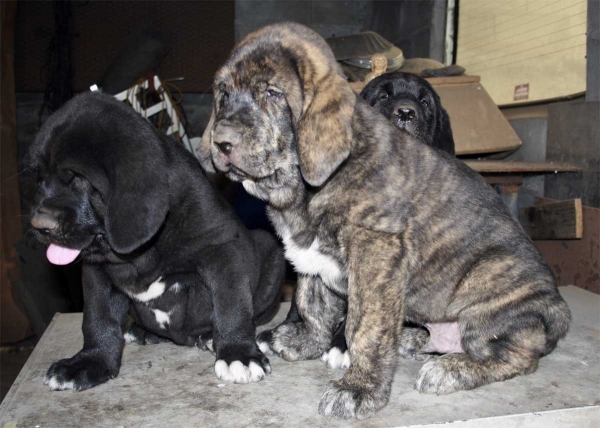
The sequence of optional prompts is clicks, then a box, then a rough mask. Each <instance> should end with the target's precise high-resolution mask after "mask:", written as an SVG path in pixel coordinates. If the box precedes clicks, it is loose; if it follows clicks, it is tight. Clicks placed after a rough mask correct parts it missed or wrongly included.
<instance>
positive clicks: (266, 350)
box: [256, 340, 273, 356]
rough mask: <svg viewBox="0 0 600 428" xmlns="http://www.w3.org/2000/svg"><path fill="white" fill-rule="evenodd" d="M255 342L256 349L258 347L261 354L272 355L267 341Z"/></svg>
mask: <svg viewBox="0 0 600 428" xmlns="http://www.w3.org/2000/svg"><path fill="white" fill-rule="evenodd" d="M256 344H257V345H258V349H260V352H262V353H263V354H265V355H269V356H271V355H273V351H272V350H271V347H270V346H269V344H268V343H267V342H259V341H258V340H257V341H256Z"/></svg>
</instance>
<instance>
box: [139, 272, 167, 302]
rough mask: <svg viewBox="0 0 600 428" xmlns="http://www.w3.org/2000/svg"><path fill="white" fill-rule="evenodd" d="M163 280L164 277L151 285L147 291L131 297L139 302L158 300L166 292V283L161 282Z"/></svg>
mask: <svg viewBox="0 0 600 428" xmlns="http://www.w3.org/2000/svg"><path fill="white" fill-rule="evenodd" d="M161 279H162V276H161V277H159V278H158V279H157V280H156V281H154V282H153V283H152V284H150V286H149V287H148V289H147V290H146V291H144V292H143V293H140V294H132V295H131V297H133V298H134V299H137V300H139V301H140V302H149V301H150V300H153V299H156V298H157V297H158V296H160V295H161V294H163V293H164V292H165V283H164V282H161Z"/></svg>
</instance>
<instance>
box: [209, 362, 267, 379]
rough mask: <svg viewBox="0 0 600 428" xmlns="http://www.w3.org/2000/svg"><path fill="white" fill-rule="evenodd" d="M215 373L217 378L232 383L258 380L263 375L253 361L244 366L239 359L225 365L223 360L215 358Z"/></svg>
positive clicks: (262, 371)
mask: <svg viewBox="0 0 600 428" xmlns="http://www.w3.org/2000/svg"><path fill="white" fill-rule="evenodd" d="M215 374H216V375H217V377H218V378H219V379H222V380H226V381H229V382H233V383H250V382H258V381H259V380H261V379H263V378H264V377H265V372H264V370H263V369H262V367H261V366H259V365H258V364H256V363H255V362H250V366H245V365H244V364H243V363H242V362H241V361H234V362H232V363H231V364H229V365H227V363H226V362H225V361H224V360H217V362H216V363H215Z"/></svg>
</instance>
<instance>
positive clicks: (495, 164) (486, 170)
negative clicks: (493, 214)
mask: <svg viewBox="0 0 600 428" xmlns="http://www.w3.org/2000/svg"><path fill="white" fill-rule="evenodd" d="M465 163H466V164H467V165H468V166H469V168H471V169H473V170H474V171H477V172H479V173H480V174H493V173H513V174H523V173H541V174H543V173H557V172H579V171H581V168H580V167H578V166H576V165H573V164H568V163H561V162H516V161H503V160H496V161H478V160H467V161H465Z"/></svg>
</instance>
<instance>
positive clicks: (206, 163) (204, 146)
mask: <svg viewBox="0 0 600 428" xmlns="http://www.w3.org/2000/svg"><path fill="white" fill-rule="evenodd" d="M214 127H215V108H214V107H213V109H212V113H211V114H210V120H209V121H208V125H206V129H205V130H204V134H202V141H201V142H200V147H198V150H197V151H196V157H197V158H198V160H199V161H200V166H202V169H203V170H204V171H206V172H209V173H215V172H217V171H216V170H215V167H214V165H213V163H212V160H211V157H210V146H211V144H212V132H213V129H214Z"/></svg>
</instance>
